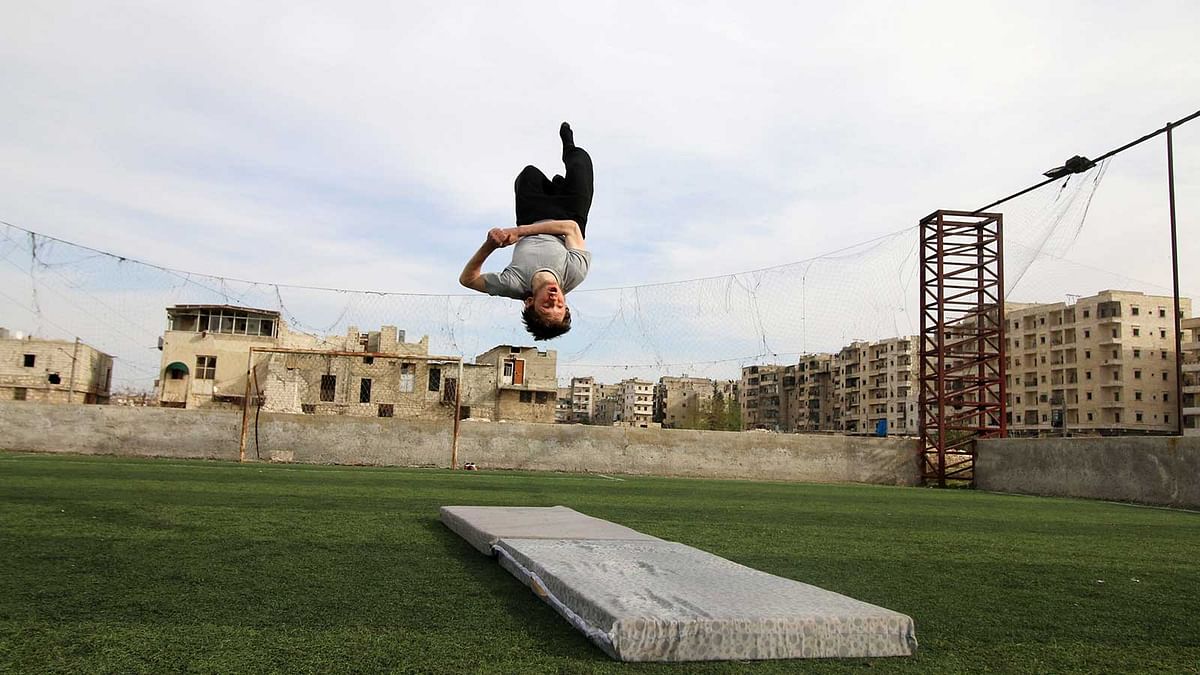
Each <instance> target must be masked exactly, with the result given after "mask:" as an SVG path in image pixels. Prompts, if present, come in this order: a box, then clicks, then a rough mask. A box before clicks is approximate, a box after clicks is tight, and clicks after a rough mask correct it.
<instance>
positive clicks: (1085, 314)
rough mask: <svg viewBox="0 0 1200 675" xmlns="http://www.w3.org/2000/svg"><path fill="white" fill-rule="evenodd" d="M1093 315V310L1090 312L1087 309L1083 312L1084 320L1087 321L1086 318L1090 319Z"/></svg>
mask: <svg viewBox="0 0 1200 675" xmlns="http://www.w3.org/2000/svg"><path fill="white" fill-rule="evenodd" d="M1091 315H1092V310H1090V309H1085V310H1083V318H1085V319H1086V318H1088V317H1089V316H1091Z"/></svg>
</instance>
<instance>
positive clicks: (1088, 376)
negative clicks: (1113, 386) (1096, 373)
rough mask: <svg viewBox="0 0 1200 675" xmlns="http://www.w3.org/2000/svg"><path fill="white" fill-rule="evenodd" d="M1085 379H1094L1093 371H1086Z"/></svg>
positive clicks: (1084, 373) (1084, 372)
mask: <svg viewBox="0 0 1200 675" xmlns="http://www.w3.org/2000/svg"><path fill="white" fill-rule="evenodd" d="M1083 378H1084V379H1085V380H1090V379H1092V371H1090V370H1085V371H1083Z"/></svg>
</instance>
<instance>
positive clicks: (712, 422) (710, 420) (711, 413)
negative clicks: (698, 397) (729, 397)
mask: <svg viewBox="0 0 1200 675" xmlns="http://www.w3.org/2000/svg"><path fill="white" fill-rule="evenodd" d="M726 414H727V413H726V410H725V395H724V394H722V393H721V392H720V391H717V390H716V388H715V387H714V389H713V395H712V398H711V399H709V400H708V402H707V404H706V405H705V410H704V428H705V429H708V430H709V431H722V430H724V429H725V426H726V424H727V422H726V420H725V416H726Z"/></svg>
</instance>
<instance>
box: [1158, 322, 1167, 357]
mask: <svg viewBox="0 0 1200 675" xmlns="http://www.w3.org/2000/svg"><path fill="white" fill-rule="evenodd" d="M1158 337H1160V338H1162V339H1164V340H1166V339H1167V329H1166V328H1159V329H1158ZM1163 358H1166V352H1163Z"/></svg>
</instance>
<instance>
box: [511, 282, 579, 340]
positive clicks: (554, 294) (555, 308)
mask: <svg viewBox="0 0 1200 675" xmlns="http://www.w3.org/2000/svg"><path fill="white" fill-rule="evenodd" d="M521 318H522V319H524V320H525V329H526V330H528V331H529V333H530V334H531V335H533V339H534V340H549V339H550V338H556V337H558V336H559V335H562V334H563V333H565V332H567V331H569V330H571V310H570V309H567V302H566V296H565V295H563V292H562V289H561V288H559V286H558V282H557V281H550V282H548V283H544V284H538V285H537V287H536V288H535V289H534V291H533V295H531V296H530V297H528V298H525V309H524V310H523V311H522V312H521Z"/></svg>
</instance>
